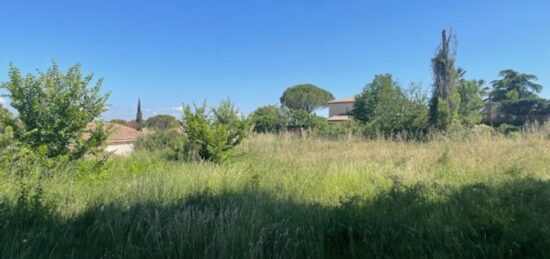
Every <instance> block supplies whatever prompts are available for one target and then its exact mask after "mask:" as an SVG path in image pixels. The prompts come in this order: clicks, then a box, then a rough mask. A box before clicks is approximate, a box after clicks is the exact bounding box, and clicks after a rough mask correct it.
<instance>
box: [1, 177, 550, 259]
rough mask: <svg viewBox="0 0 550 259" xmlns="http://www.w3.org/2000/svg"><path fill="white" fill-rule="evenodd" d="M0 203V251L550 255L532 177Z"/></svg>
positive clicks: (537, 183)
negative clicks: (341, 194)
mask: <svg viewBox="0 0 550 259" xmlns="http://www.w3.org/2000/svg"><path fill="white" fill-rule="evenodd" d="M49 211H51V210H48V209H45V208H34V209H30V210H29V209H27V210H22V209H21V208H17V207H13V206H8V205H5V204H4V205H2V207H0V213H1V214H0V215H1V222H0V232H1V233H0V240H2V242H1V243H0V252H1V253H2V257H9V258H14V257H25V258H30V257H32V258H39V257H48V258H49V257H54V258H57V257H71V258H89V257H93V258H99V257H103V258H113V257H114V258H119V257H124V258H181V257H184V258H228V257H232V258H304V257H305V258H308V257H309V258H334V257H341V258H354V257H355V258H362V257H367V258H371V257H453V258H456V257H468V258H470V257H549V256H550V254H549V253H550V252H549V251H550V250H549V249H548V248H549V247H550V183H549V182H548V181H541V180H536V179H531V178H524V179H517V180H513V181H510V182H506V183H503V184H500V185H497V186H490V185H485V184H476V185H470V186H465V187H462V188H460V189H452V188H449V187H447V186H440V185H435V184H434V185H416V186H412V187H406V186H402V185H400V184H399V183H398V182H395V183H394V185H393V187H392V188H391V189H390V190H388V191H387V192H384V193H381V194H380V195H379V196H377V197H376V198H375V199H372V200H365V199H363V198H362V197H360V196H352V197H345V198H342V200H341V204H340V206H338V207H325V206H321V205H318V204H301V203H297V202H294V201H292V200H279V199H275V198H273V196H271V195H270V194H268V193H264V192H261V191H257V190H255V188H252V187H251V188H248V189H246V190H243V191H242V192H237V193H235V192H227V193H223V194H217V195H214V194H211V193H210V192H208V191H204V192H203V193H199V194H196V195H194V196H191V197H187V198H186V199H182V200H177V201H172V202H170V203H169V204H159V203H157V202H155V201H150V202H146V201H144V202H140V203H136V204H130V205H128V206H124V205H122V204H116V203H115V204H97V205H96V206H92V207H90V208H89V209H88V210H87V211H85V212H84V213H83V214H81V215H78V216H75V217H71V218H62V217H60V216H58V215H56V214H53V213H50V212H49Z"/></svg>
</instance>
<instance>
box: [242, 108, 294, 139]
mask: <svg viewBox="0 0 550 259" xmlns="http://www.w3.org/2000/svg"><path fill="white" fill-rule="evenodd" d="M250 121H251V124H252V125H254V132H259V133H268V132H269V133H279V132H281V131H284V130H285V128H286V124H287V121H288V115H287V113H286V112H285V111H284V110H283V109H281V108H278V107H276V106H275V105H266V106H262V107H260V108H258V109H256V110H255V111H254V112H253V113H252V115H250Z"/></svg>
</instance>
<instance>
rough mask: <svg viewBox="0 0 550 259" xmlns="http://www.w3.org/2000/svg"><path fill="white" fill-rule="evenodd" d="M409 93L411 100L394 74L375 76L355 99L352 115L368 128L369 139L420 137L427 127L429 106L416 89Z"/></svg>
mask: <svg viewBox="0 0 550 259" xmlns="http://www.w3.org/2000/svg"><path fill="white" fill-rule="evenodd" d="M410 91H411V94H410V96H411V97H410V98H409V96H407V94H406V93H405V92H404V91H403V90H402V89H401V87H400V86H399V84H398V83H397V82H396V81H394V80H393V79H392V75H391V74H384V75H376V76H375V77H374V80H373V81H372V82H371V83H369V84H367V86H366V87H365V88H364V89H363V92H362V93H361V94H359V95H357V96H356V97H355V103H354V108H353V110H352V112H351V114H352V116H353V117H354V119H355V120H357V121H359V122H362V123H363V124H364V125H365V126H366V132H365V133H366V134H367V135H369V136H374V135H376V134H380V133H381V134H384V135H386V136H392V135H395V134H397V133H404V132H407V133H410V134H417V133H418V132H420V131H422V130H423V129H424V127H425V126H426V120H427V107H426V105H425V102H424V99H422V98H421V97H420V95H418V94H417V95H413V93H415V91H416V90H415V89H414V88H411V90H410Z"/></svg>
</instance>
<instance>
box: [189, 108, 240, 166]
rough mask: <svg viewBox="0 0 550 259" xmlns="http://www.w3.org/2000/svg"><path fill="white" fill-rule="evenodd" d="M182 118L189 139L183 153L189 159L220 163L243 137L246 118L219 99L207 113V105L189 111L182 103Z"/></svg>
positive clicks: (228, 156) (230, 154) (231, 152)
mask: <svg viewBox="0 0 550 259" xmlns="http://www.w3.org/2000/svg"><path fill="white" fill-rule="evenodd" d="M183 117H184V123H185V129H186V133H187V137H188V142H187V144H186V146H185V148H184V150H183V151H182V152H183V156H184V157H185V158H186V159H188V160H206V161H213V162H223V161H225V160H226V159H228V158H230V157H231V156H233V155H234V151H233V149H234V148H235V147H236V146H237V145H239V144H240V143H241V141H242V140H243V139H244V138H245V137H246V132H247V130H248V120H246V119H245V118H244V117H243V116H242V115H241V114H240V113H239V111H238V109H236V108H235V106H234V105H233V104H232V103H231V102H230V101H229V100H226V101H222V102H221V103H220V105H219V106H218V107H217V108H214V109H212V113H211V114H208V113H207V110H206V104H203V105H202V106H201V107H195V110H194V111H192V110H191V108H190V107H189V106H188V105H185V106H184V109H183Z"/></svg>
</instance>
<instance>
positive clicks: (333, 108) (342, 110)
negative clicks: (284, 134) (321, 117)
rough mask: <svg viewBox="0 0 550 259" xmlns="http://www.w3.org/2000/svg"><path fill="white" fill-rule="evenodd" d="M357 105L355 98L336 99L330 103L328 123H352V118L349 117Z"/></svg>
mask: <svg viewBox="0 0 550 259" xmlns="http://www.w3.org/2000/svg"><path fill="white" fill-rule="evenodd" d="M354 103H355V97H350V98H344V99H336V100H332V101H330V102H329V103H328V121H329V122H339V121H351V120H352V117H351V116H350V115H349V114H350V113H351V111H352V110H353V104H354Z"/></svg>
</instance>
